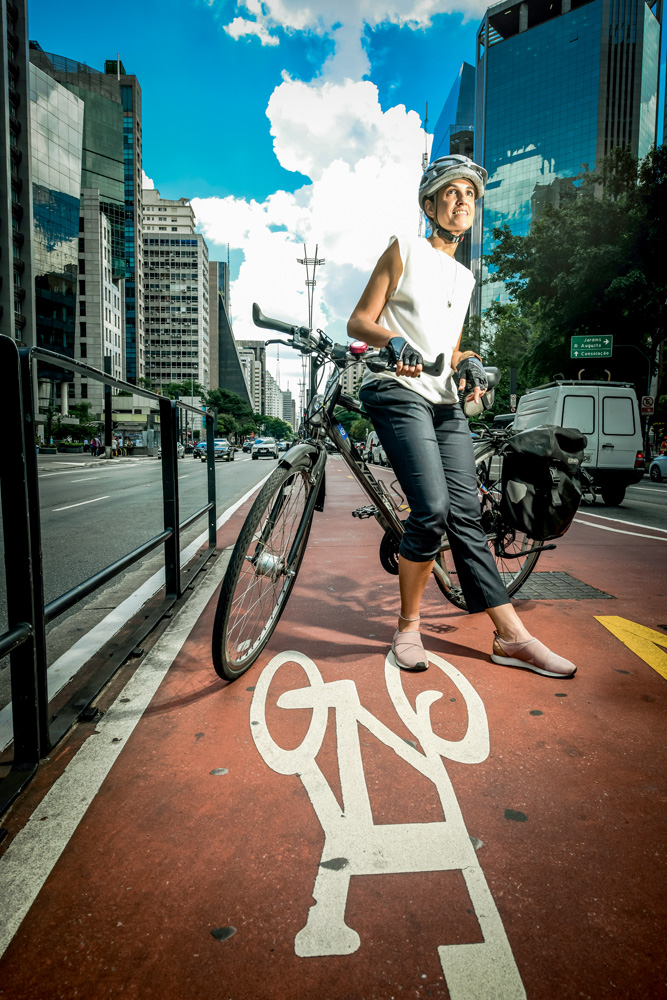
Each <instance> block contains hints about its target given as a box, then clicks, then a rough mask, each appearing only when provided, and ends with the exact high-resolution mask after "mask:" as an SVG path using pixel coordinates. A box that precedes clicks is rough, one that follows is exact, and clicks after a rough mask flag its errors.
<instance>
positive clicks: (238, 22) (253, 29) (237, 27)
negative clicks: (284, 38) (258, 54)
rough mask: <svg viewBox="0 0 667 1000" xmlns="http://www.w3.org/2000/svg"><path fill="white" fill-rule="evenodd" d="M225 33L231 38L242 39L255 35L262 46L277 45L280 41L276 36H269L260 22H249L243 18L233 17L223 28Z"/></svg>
mask: <svg viewBox="0 0 667 1000" xmlns="http://www.w3.org/2000/svg"><path fill="white" fill-rule="evenodd" d="M224 29H225V31H226V32H227V34H228V35H231V37H232V38H243V37H244V36H245V35H256V36H257V38H259V40H260V42H261V43H262V45H279V44H280V41H279V39H278V37H277V36H276V35H272V34H270V32H269V31H268V29H267V28H266V27H265V26H264V24H263V23H262V22H261V21H249V20H248V19H247V18H245V17H235V18H234V20H233V21H231V22H230V24H226V25H225V26H224Z"/></svg>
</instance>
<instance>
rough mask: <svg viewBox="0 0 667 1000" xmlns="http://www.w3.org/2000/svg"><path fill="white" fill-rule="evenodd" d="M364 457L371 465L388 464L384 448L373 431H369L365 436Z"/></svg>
mask: <svg viewBox="0 0 667 1000" xmlns="http://www.w3.org/2000/svg"><path fill="white" fill-rule="evenodd" d="M364 459H365V460H366V461H367V462H368V463H369V464H371V465H389V462H388V460H387V456H386V455H385V452H384V448H383V447H382V445H381V444H380V438H379V437H378V436H377V434H376V433H375V431H371V432H370V434H369V435H368V437H367V438H366V444H365V445H364Z"/></svg>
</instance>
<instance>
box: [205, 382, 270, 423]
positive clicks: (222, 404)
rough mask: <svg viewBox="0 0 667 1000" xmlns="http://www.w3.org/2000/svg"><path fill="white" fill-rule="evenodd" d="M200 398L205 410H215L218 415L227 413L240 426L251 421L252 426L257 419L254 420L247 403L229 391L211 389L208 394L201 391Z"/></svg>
mask: <svg viewBox="0 0 667 1000" xmlns="http://www.w3.org/2000/svg"><path fill="white" fill-rule="evenodd" d="M202 396H203V399H204V403H205V404H206V408H207V409H209V410H214V409H215V410H217V411H218V413H229V414H230V415H231V416H232V417H235V418H236V420H238V421H239V423H240V424H242V423H244V422H246V423H247V422H248V421H251V422H252V423H253V426H254V424H255V421H256V419H259V418H255V415H254V414H253V412H252V409H251V408H250V406H249V405H248V403H246V401H245V400H244V399H242V398H241V396H239V395H238V393H236V392H231V391H230V390H229V389H211V391H210V392H203V391H202Z"/></svg>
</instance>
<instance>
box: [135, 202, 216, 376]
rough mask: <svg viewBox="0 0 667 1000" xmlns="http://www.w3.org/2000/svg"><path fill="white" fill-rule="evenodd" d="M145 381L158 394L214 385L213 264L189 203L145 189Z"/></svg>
mask: <svg viewBox="0 0 667 1000" xmlns="http://www.w3.org/2000/svg"><path fill="white" fill-rule="evenodd" d="M142 201H143V207H144V236H143V239H144V298H145V308H146V344H147V359H146V375H147V377H148V378H150V380H151V382H152V384H153V386H154V387H155V388H161V387H162V386H164V385H167V384H168V383H169V382H184V381H187V380H194V381H197V382H199V383H200V384H201V385H202V386H204V387H205V388H206V389H208V388H209V385H210V377H211V371H210V356H209V260H208V247H207V245H206V241H205V240H204V237H203V236H202V235H201V233H196V232H195V215H194V211H193V209H192V206H191V204H190V201H189V200H188V199H187V198H178V199H175V200H170V199H168V198H161V197H160V192H159V191H157V190H155V189H146V188H144V190H143V194H142Z"/></svg>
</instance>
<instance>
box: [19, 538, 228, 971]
mask: <svg viewBox="0 0 667 1000" xmlns="http://www.w3.org/2000/svg"><path fill="white" fill-rule="evenodd" d="M226 562H227V560H226V559H224V558H221V559H219V560H218V562H217V564H216V565H215V566H214V567H213V568H212V569H211V571H210V573H209V575H208V576H207V577H206V579H205V580H204V581H202V583H201V584H200V585H199V587H197V590H196V591H195V593H194V594H193V595H192V597H191V598H190V600H189V601H188V602H187V603H186V604H185V605H184V606H183V607H182V608H181V610H180V611H179V612H178V614H177V615H176V617H175V618H174V620H173V621H172V622H171V623H170V625H169V629H168V631H167V632H165V633H164V635H163V636H162V637H161V638H160V639H159V640H158V641H157V642H156V644H155V646H154V647H153V649H152V650H151V651H150V653H149V654H148V655H147V656H146V659H145V660H144V661H143V663H142V664H141V666H140V667H139V669H138V670H137V672H136V673H135V674H134V676H133V677H132V678H131V679H130V680H129V681H128V683H127V684H126V685H125V687H124V688H123V690H122V691H121V692H120V694H119V695H118V697H117V699H116V701H115V702H114V703H113V705H112V706H111V707H110V708H109V709H108V711H107V712H106V713H105V715H104V717H103V718H102V719H101V720H100V721H99V722H98V723H97V731H96V733H95V734H94V735H93V734H91V735H90V736H89V737H88V739H87V740H86V742H85V743H84V744H83V746H82V747H81V748H80V749H79V751H78V752H77V753H76V754H75V756H74V757H73V758H72V760H71V761H70V763H69V764H68V765H67V767H66V768H65V771H64V772H63V774H62V775H61V776H60V778H58V780H57V781H56V783H55V784H54V785H53V786H52V788H51V789H50V790H49V791H48V792H47V794H46V796H45V797H44V798H43V799H42V801H41V803H40V807H39V809H37V810H36V812H34V813H33V815H32V816H31V818H30V819H29V820H28V822H27V823H26V825H25V826H24V827H23V829H22V830H21V832H20V833H18V834H17V836H16V837H15V838H14V840H13V841H12V843H11V844H10V845H9V847H8V848H7V850H6V852H5V854H4V855H3V856H2V858H0V899H2V910H3V921H2V926H1V927H0V956H2V955H3V954H4V952H5V950H6V948H7V946H8V945H9V943H10V942H11V940H12V938H13V937H14V935H15V934H16V932H17V930H18V928H19V927H20V925H21V922H22V921H23V918H24V917H25V915H26V913H27V912H28V910H29V909H30V907H31V906H32V904H33V902H34V901H35V899H36V898H37V896H38V894H39V892H40V890H41V888H42V886H43V885H44V882H45V881H46V879H47V878H48V876H49V875H50V873H51V871H52V870H53V868H54V867H55V865H56V862H57V861H58V859H59V857H60V855H61V854H62V852H63V851H64V850H65V848H66V847H67V845H68V843H69V840H70V838H71V837H72V835H73V834H74V831H75V830H76V828H77V826H78V825H79V822H80V821H81V819H82V817H83V815H84V813H85V812H86V810H87V809H88V807H89V806H90V804H91V802H92V801H93V799H94V797H95V795H96V794H97V792H98V790H99V788H100V786H101V784H102V782H103V781H104V779H105V778H106V776H107V774H108V773H109V771H110V770H111V768H112V766H113V765H114V763H115V762H116V760H117V758H118V756H119V754H120V752H121V750H122V748H123V747H124V746H125V745H126V743H127V741H128V739H129V737H130V735H131V734H132V732H133V730H134V728H135V726H136V725H137V723H138V722H139V720H140V719H141V716H142V715H143V713H144V711H145V710H146V708H147V707H148V705H149V704H150V701H151V699H152V697H153V695H154V694H155V692H156V690H157V688H158V687H159V685H160V683H161V682H162V679H163V678H164V676H165V674H166V673H167V671H168V670H169V668H170V666H171V665H172V663H173V662H174V660H175V658H176V656H178V653H179V652H180V650H181V648H182V646H183V644H184V643H185V641H186V639H187V638H188V636H189V635H190V632H191V631H192V629H193V627H194V626H195V625H196V623H197V621H198V620H199V617H200V616H201V614H202V612H203V611H204V609H205V607H206V605H207V604H208V602H209V600H210V599H211V597H212V596H213V594H214V592H215V589H216V587H217V586H218V584H219V583H220V580H221V579H222V577H223V574H224V571H225V568H226ZM43 817H46V819H44V818H43Z"/></svg>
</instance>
